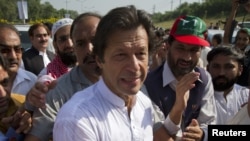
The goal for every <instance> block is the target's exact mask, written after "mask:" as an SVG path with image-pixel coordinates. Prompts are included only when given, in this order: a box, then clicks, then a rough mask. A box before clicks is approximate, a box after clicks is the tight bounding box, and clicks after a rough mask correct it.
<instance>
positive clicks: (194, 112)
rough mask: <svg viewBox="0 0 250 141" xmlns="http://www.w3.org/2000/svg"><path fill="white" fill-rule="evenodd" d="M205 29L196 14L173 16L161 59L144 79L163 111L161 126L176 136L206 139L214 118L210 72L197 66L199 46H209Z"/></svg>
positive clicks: (204, 25) (150, 93)
mask: <svg viewBox="0 0 250 141" xmlns="http://www.w3.org/2000/svg"><path fill="white" fill-rule="evenodd" d="M206 31H207V27H206V24H205V22H204V21H203V20H201V19H200V18H198V17H195V16H180V17H179V18H178V19H176V21H175V23H174V25H173V27H172V29H171V32H170V36H169V38H168V44H169V48H168V52H167V59H166V61H165V63H163V65H162V66H160V67H159V68H157V69H156V70H154V71H152V72H149V74H148V76H147V79H146V81H145V85H146V88H147V91H148V94H149V96H150V98H151V99H152V101H154V103H156V104H157V105H158V106H159V108H160V109H161V110H162V111H163V113H164V115H165V118H166V120H165V121H164V123H163V124H164V126H165V127H166V129H167V130H168V132H169V133H170V134H171V135H172V136H173V137H177V139H178V137H181V138H182V139H183V140H189V139H191V140H196V141H198V140H199V141H200V140H207V125H208V124H215V121H216V108H215V106H214V105H215V100H214V95H213V94H214V90H213V85H212V81H211V76H210V75H209V74H208V72H207V71H205V70H204V69H203V68H199V67H197V63H198V61H199V58H200V54H201V50H202V48H203V47H205V46H209V43H208V42H207V41H206V40H205V38H206V34H207V33H206Z"/></svg>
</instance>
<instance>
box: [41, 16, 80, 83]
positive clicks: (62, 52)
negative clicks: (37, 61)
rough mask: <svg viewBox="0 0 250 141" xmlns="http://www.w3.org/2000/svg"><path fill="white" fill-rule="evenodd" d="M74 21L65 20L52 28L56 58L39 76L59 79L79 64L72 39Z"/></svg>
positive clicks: (59, 21)
mask: <svg viewBox="0 0 250 141" xmlns="http://www.w3.org/2000/svg"><path fill="white" fill-rule="evenodd" d="M72 22H73V20H72V19H70V18H63V19H60V20H58V21H56V22H55V23H54V24H53V26H52V38H53V46H54V48H55V51H56V56H55V58H54V59H53V60H52V61H51V62H50V63H49V64H48V65H47V67H45V68H44V69H43V70H42V71H41V72H40V73H39V75H38V77H40V76H43V75H49V76H51V77H53V79H57V78H59V77H60V76H61V75H63V74H64V73H67V72H69V71H70V70H71V69H72V68H73V67H74V66H76V64H77V60H76V55H75V51H74V47H73V42H72V40H71V38H70V28H71V25H72Z"/></svg>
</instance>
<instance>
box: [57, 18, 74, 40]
mask: <svg viewBox="0 0 250 141" xmlns="http://www.w3.org/2000/svg"><path fill="white" fill-rule="evenodd" d="M72 23H73V19H70V18H63V19H60V20H58V21H56V22H55V23H54V24H53V26H52V38H53V39H54V35H55V33H56V32H57V30H59V29H60V28H62V27H64V26H66V25H72Z"/></svg>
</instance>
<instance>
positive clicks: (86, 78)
mask: <svg viewBox="0 0 250 141" xmlns="http://www.w3.org/2000/svg"><path fill="white" fill-rule="evenodd" d="M100 19H101V16H100V15H98V14H96V13H91V12H90V13H83V14H81V15H79V16H78V17H77V18H76V19H74V21H73V23H72V25H71V29H70V37H71V39H72V41H73V44H74V50H75V53H76V57H77V61H78V65H77V66H75V67H74V68H72V69H71V71H70V72H68V73H66V74H64V75H62V76H61V77H60V78H58V79H57V80H56V82H57V83H56V86H55V87H54V88H53V89H49V88H51V85H53V84H54V83H50V84H49V85H46V84H44V83H41V82H37V83H36V84H35V86H34V87H33V88H32V89H31V90H30V92H29V93H28V95H27V98H26V108H28V109H30V110H34V111H33V121H34V122H33V127H32V129H31V131H30V132H29V134H28V135H27V137H26V139H25V141H48V140H49V139H51V138H52V129H53V126H54V120H55V117H56V116H57V112H58V111H59V109H60V108H61V107H62V105H63V104H64V103H65V102H67V101H68V100H69V99H70V98H71V97H72V95H73V94H74V93H75V92H77V91H79V90H82V89H85V88H87V87H88V86H90V85H92V84H93V83H95V82H97V81H98V80H99V76H100V70H99V67H98V66H97V64H96V62H95V60H94V57H93V55H92V48H93V45H92V40H93V38H94V36H95V32H96V28H97V25H98V23H99V21H100ZM52 87H53V86H52ZM45 96H46V98H45ZM45 105H46V106H45ZM34 107H36V108H37V109H36V108H35V109H34Z"/></svg>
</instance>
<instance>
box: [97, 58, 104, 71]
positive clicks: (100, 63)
mask: <svg viewBox="0 0 250 141" xmlns="http://www.w3.org/2000/svg"><path fill="white" fill-rule="evenodd" d="M95 61H96V63H97V65H98V66H99V68H101V69H102V64H103V61H102V60H101V59H100V58H99V57H98V56H96V57H95Z"/></svg>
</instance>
